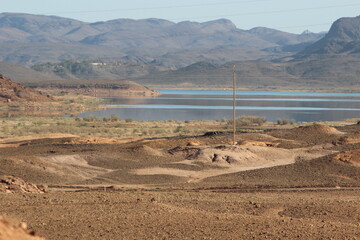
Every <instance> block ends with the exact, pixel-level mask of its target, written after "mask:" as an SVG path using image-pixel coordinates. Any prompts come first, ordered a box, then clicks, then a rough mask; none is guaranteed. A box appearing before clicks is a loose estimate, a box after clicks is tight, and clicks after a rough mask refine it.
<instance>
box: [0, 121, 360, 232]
mask: <svg viewBox="0 0 360 240" xmlns="http://www.w3.org/2000/svg"><path fill="white" fill-rule="evenodd" d="M231 138H232V136H231V134H229V133H227V132H208V133H206V134H204V135H197V136H178V137H169V138H148V139H145V138H144V139H142V138H137V139H126V140H117V139H108V138H88V139H86V138H84V137H81V138H80V137H77V136H75V135H69V134H68V135H65V134H58V135H54V134H51V135H38V136H33V137H18V138H3V139H1V140H0V164H1V169H0V174H1V175H2V180H1V181H0V191H1V192H2V193H0V198H1V201H0V214H1V215H3V216H4V217H5V219H6V220H7V221H10V222H13V223H14V224H15V225H16V226H17V225H19V224H20V225H19V226H21V223H22V224H24V222H26V223H27V225H26V228H27V229H28V230H27V231H28V232H32V233H33V234H35V235H36V236H41V237H44V238H46V239H358V238H359V236H360V207H359V206H360V204H359V203H360V184H359V183H360V125H358V124H351V125H346V126H339V127H332V126H325V125H320V124H314V125H309V126H302V127H294V128H283V129H263V130H262V131H249V132H244V133H238V134H237V135H236V140H237V143H236V145H232V144H231ZM0 239H12V238H6V236H1V235H0ZM23 239H27V238H23Z"/></svg>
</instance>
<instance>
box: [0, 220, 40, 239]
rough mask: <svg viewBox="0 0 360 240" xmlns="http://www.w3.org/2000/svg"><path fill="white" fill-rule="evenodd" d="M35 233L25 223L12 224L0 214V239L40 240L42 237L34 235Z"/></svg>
mask: <svg viewBox="0 0 360 240" xmlns="http://www.w3.org/2000/svg"><path fill="white" fill-rule="evenodd" d="M34 235H35V233H34V232H33V231H30V230H28V229H27V224H26V223H20V224H14V223H11V222H9V221H6V220H5V219H4V218H3V217H1V216H0V239H1V240H41V239H44V238H41V237H36V236H34Z"/></svg>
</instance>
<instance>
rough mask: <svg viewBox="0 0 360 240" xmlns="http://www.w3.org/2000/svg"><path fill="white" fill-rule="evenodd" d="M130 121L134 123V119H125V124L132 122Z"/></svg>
mask: <svg viewBox="0 0 360 240" xmlns="http://www.w3.org/2000/svg"><path fill="white" fill-rule="evenodd" d="M132 121H134V119H132V118H125V122H127V123H130V122H132Z"/></svg>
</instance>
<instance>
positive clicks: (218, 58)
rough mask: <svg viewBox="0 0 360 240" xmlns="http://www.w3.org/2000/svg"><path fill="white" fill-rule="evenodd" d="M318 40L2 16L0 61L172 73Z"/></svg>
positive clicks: (196, 26) (159, 23)
mask: <svg viewBox="0 0 360 240" xmlns="http://www.w3.org/2000/svg"><path fill="white" fill-rule="evenodd" d="M323 36H324V34H323V33H320V34H314V33H308V32H305V33H304V34H300V35H297V34H292V33H286V32H282V31H278V30H275V29H268V28H254V29H251V30H241V29H238V28H236V26H235V25H234V24H233V23H232V22H231V21H229V20H226V19H219V20H214V21H210V22H204V23H197V22H189V21H187V22H180V23H174V22H170V21H167V20H162V19H144V20H131V19H116V20H111V21H107V22H96V23H85V22H81V21H78V20H74V19H67V18H61V17H56V16H42V15H30V14H22V13H18V14H17V13H2V14H0V50H1V51H0V59H1V60H3V61H7V62H12V63H16V64H21V65H28V66H29V65H33V64H35V63H39V62H58V61H62V60H68V59H88V58H105V59H116V60H119V59H121V58H124V59H136V60H138V61H142V62H144V63H156V64H157V65H163V66H171V67H176V68H178V67H184V66H188V65H190V64H192V63H195V62H198V61H209V62H212V63H226V62H228V61H233V60H255V59H258V58H262V57H266V56H268V55H271V52H269V51H266V50H264V49H266V48H274V47H282V48H283V47H286V46H289V45H298V44H310V43H313V42H315V41H316V40H318V39H320V38H321V37H323Z"/></svg>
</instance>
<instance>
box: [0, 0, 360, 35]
mask: <svg viewBox="0 0 360 240" xmlns="http://www.w3.org/2000/svg"><path fill="white" fill-rule="evenodd" d="M359 10H360V1H359V0H342V1H339V0H237V1H236V0H223V1H221V0H181V1H180V0H172V1H168V0H128V1H123V0H120V1H119V0H97V1H94V0H61V1H59V0H11V1H9V0H7V1H5V0H0V11H1V12H22V13H31V14H44V15H57V16H62V17H69V18H73V19H78V20H81V21H85V22H96V21H106V20H111V19H117V18H132V19H144V18H162V19H167V20H171V21H173V22H180V21H187V20H190V21H196V22H205V21H209V20H214V19H219V18H227V19H230V20H231V21H233V22H234V23H235V24H236V26H237V27H238V28H241V29H251V28H253V27H259V26H262V27H269V28H275V29H280V30H283V31H286V32H295V33H301V32H303V31H304V30H310V31H312V32H320V31H327V30H329V28H330V26H331V23H332V22H334V21H335V20H336V19H338V18H340V17H355V16H358V15H360V11H359Z"/></svg>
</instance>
